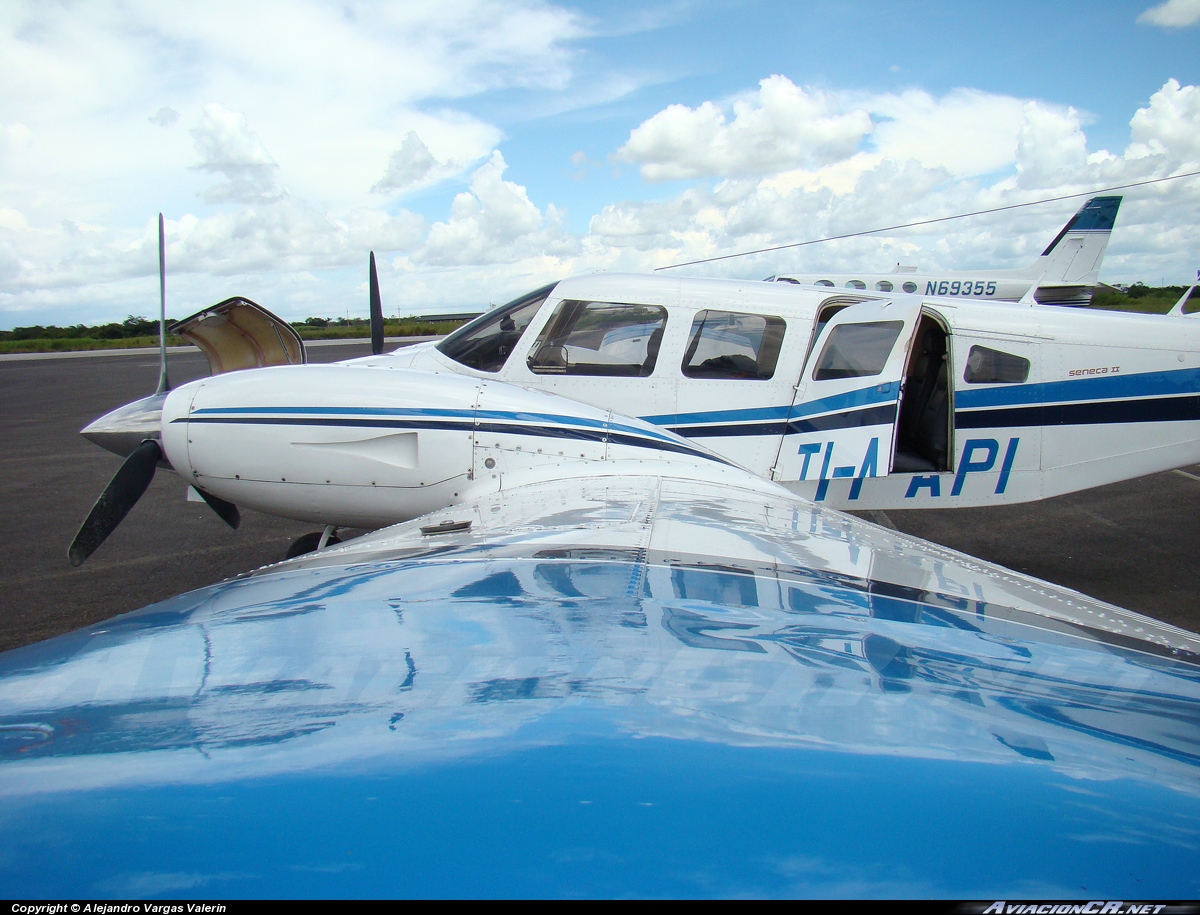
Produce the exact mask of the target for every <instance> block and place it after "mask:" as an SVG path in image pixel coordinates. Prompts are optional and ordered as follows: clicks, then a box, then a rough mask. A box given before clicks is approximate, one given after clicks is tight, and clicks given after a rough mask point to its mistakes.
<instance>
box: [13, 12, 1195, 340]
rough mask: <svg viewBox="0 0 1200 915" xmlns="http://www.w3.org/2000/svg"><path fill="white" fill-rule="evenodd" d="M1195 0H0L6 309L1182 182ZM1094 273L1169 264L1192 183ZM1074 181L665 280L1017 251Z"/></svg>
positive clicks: (280, 283)
mask: <svg viewBox="0 0 1200 915" xmlns="http://www.w3.org/2000/svg"><path fill="white" fill-rule="evenodd" d="M1197 47H1200V0H1167V2H1162V3H1155V2H1153V0H1140V2H1135V0H1129V2H1119V0H1113V2H1104V0H1086V2H1080V0H1060V2H1056V3H1053V4H1045V3H1042V2H1040V0H1039V2H1025V0H1008V2H1005V3H1003V4H1000V3H961V2H958V3H954V2H934V0H908V2H892V0H862V2H850V0H841V2H832V0H829V2H826V0H808V2H805V0H793V2H789V3H781V2H774V3H772V2H738V3H735V2H720V0H713V2H703V3H702V2H688V0H667V2H658V0H639V2H625V0H605V2H576V3H569V2H568V3H549V2H544V3H543V2H532V0H497V2H484V0H439V2H438V3H436V4H435V3H400V2H375V0H363V2H356V0H345V2H340V3H332V2H329V3H326V2H313V0H289V2H272V0H259V2H255V3H253V4H247V3H243V2H228V3H226V2H193V3H173V2H164V0H154V2H151V0H124V2H118V0H88V2H86V3H81V2H73V0H72V2H53V0H35V2H23V0H6V2H5V3H4V4H2V5H0V329H9V328H12V327H14V326H29V325H34V324H58V325H67V324H74V323H85V324H95V323H101V322H105V321H120V320H123V319H124V318H125V317H127V316H129V315H139V316H142V315H144V316H153V315H155V314H157V310H158V263H157V253H158V251H157V249H158V244H157V218H158V213H159V212H162V213H163V214H164V217H165V221H166V260H167V303H168V304H167V310H168V314H169V315H172V316H175V317H183V316H184V315H186V314H191V313H193V312H195V311H198V310H200V309H202V308H203V307H205V306H206V305H211V304H213V303H215V302H218V301H221V300H222V299H225V298H228V297H230V296H233V295H241V296H246V297H249V298H251V299H253V300H255V301H257V302H259V303H260V304H262V305H263V306H265V307H267V308H269V309H270V310H272V311H275V312H276V313H278V314H280V315H282V316H283V317H285V318H288V319H290V320H303V319H304V318H306V317H309V316H322V317H359V316H365V315H366V313H367V287H366V281H367V258H368V252H369V251H372V250H373V251H375V253H376V256H377V257H378V259H379V269H380V285H381V287H382V292H383V301H384V310H385V312H386V313H388V314H396V315H408V314H429V313H436V312H447V311H451V312H452V311H463V310H479V309H481V308H485V307H487V306H488V305H494V304H499V303H501V302H505V301H507V300H509V299H511V298H513V297H515V296H517V295H519V294H521V293H522V292H525V291H527V290H529V289H533V288H535V287H537V286H540V285H543V284H544V283H547V282H551V281H553V280H555V279H559V278H562V277H566V276H571V275H576V274H584V273H593V272H596V271H636V272H644V271H650V270H653V269H655V268H660V267H666V266H669V265H672V264H676V263H679V262H683V261H692V260H696V259H699V258H705V257H713V256H717V255H722V254H730V253H736V252H742V251H750V250H753V249H757V248H763V247H769V246H774V245H782V244H787V243H789V242H799V241H806V240H809V239H814V238H823V237H826V236H831V235H840V234H844V233H849V232H856V231H862V230H867V229H872V228H877V227H880V226H888V225H895V224H898V223H906V222H912V221H917V220H922V219H931V218H935V217H941V216H949V215H955V214H959V213H967V212H972V211H976V210H981V209H987V208H991V207H999V206H1005V205H1009V204H1014V203H1025V202H1029V201H1041V200H1047V199H1049V198H1053V197H1060V196H1064V195H1068V194H1077V193H1087V192H1089V191H1092V190H1098V189H1102V188H1107V187H1112V186H1115V185H1123V184H1131V183H1135V182H1140V181H1146V180H1150V179H1155V178H1163V177H1167V176H1171V175H1176V174H1181V173H1186V172H1193V171H1200V54H1197V53H1196V48H1197ZM1123 193H1124V195H1125V202H1124V204H1123V205H1122V208H1121V211H1120V214H1119V216H1118V219H1117V224H1116V228H1115V230H1114V232H1113V235H1112V239H1111V242H1110V244H1109V248H1108V255H1107V257H1106V259H1105V262H1104V265H1103V267H1102V269H1101V272H1100V278H1101V280H1102V281H1105V282H1110V283H1117V282H1127V283H1128V282H1135V281H1142V282H1146V283H1149V284H1152V285H1158V284H1160V283H1164V282H1165V283H1186V282H1190V280H1191V279H1192V278H1193V277H1194V276H1195V275H1196V270H1197V268H1200V178H1197V177H1192V178H1183V179H1180V180H1174V181H1166V182H1160V183H1157V184H1152V185H1147V186H1144V187H1140V188H1134V189H1130V190H1128V191H1125V192H1123ZM1083 199H1084V198H1079V199H1075V200H1066V201H1058V202H1052V203H1046V204H1044V205H1041V206H1035V207H1026V208H1021V209H1015V210H1008V211H1005V212H1003V213H997V214H991V215H986V216H976V217H971V218H966V219H961V220H955V221H952V222H948V223H939V224H936V225H933V226H926V227H921V228H915V229H906V230H900V231H896V232H892V233H887V234H880V235H872V236H866V237H861V238H855V239H850V240H846V241H834V242H830V243H827V244H818V245H812V246H809V247H804V248H798V249H792V250H790V251H777V252H772V253H767V254H757V255H752V256H748V257H740V258H735V259H731V260H724V261H720V262H717V263H713V264H707V265H701V266H695V267H688V268H683V269H680V270H677V272H679V273H681V274H687V275H700V276H734V277H744V278H755V279H761V278H763V277H766V276H769V275H772V274H775V273H781V272H807V271H830V272H846V271H854V270H863V271H868V270H869V271H880V270H887V269H890V268H891V267H892V266H893V265H894V264H896V263H903V264H905V265H911V266H917V267H920V268H927V269H961V270H978V269H983V268H987V267H996V268H1005V267H1018V266H1024V265H1025V264H1027V263H1029V262H1031V261H1032V260H1033V258H1034V257H1036V256H1037V254H1039V253H1040V251H1041V250H1042V248H1044V247H1045V245H1046V244H1047V243H1048V242H1049V241H1050V239H1052V238H1053V237H1054V235H1055V233H1056V232H1057V230H1058V229H1059V228H1060V227H1061V226H1062V224H1063V223H1065V221H1066V220H1067V219H1068V218H1069V217H1070V215H1071V214H1072V213H1073V212H1074V211H1075V210H1076V209H1077V208H1078V207H1079V205H1080V204H1081V203H1082V200H1083Z"/></svg>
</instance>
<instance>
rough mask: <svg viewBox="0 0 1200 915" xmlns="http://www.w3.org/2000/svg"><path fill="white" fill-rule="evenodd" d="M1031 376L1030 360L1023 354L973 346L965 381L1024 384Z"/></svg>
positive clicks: (964, 374)
mask: <svg viewBox="0 0 1200 915" xmlns="http://www.w3.org/2000/svg"><path fill="white" fill-rule="evenodd" d="M1028 378H1029V360H1028V359H1026V358H1024V357H1023V356H1014V355H1013V354H1012V353H1005V352H1001V351H1000V350H998V349H989V348H988V347H986V346H972V347H971V351H970V352H969V353H968V354H967V367H966V369H965V370H964V371H963V381H965V382H967V384H1024V383H1025V381H1026V380H1027V379H1028Z"/></svg>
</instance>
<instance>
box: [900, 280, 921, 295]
mask: <svg viewBox="0 0 1200 915" xmlns="http://www.w3.org/2000/svg"><path fill="white" fill-rule="evenodd" d="M901 288H902V289H903V290H904V291H905V292H907V293H908V294H909V295H912V294H913V293H914V292H916V291H917V284H916V283H914V282H912V281H911V280H910V281H909V282H907V283H905V284H904V285H903V286H902V287H901Z"/></svg>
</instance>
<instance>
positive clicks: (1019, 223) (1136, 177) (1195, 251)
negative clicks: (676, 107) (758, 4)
mask: <svg viewBox="0 0 1200 915" xmlns="http://www.w3.org/2000/svg"><path fill="white" fill-rule="evenodd" d="M826 98H827V100H829V101H828V105H829V110H842V111H847V110H854V109H861V110H865V111H868V112H869V113H870V114H871V115H872V118H873V120H874V121H875V124H876V126H875V130H874V132H873V133H872V135H871V136H870V137H869V138H868V148H866V149H860V150H858V151H856V152H854V153H853V154H851V155H847V156H845V157H843V158H842V159H840V160H838V161H834V162H831V163H828V164H825V165H821V166H818V167H810V168H798V169H791V170H784V171H779V172H777V173H775V174H769V175H765V176H762V177H739V176H737V175H736V174H734V175H732V176H724V177H722V176H717V178H718V180H716V181H715V182H713V183H711V184H708V185H706V184H705V183H704V182H703V181H698V182H696V183H695V184H694V185H693V186H692V187H689V188H687V189H686V190H684V191H683V192H681V193H680V194H678V195H676V196H674V197H672V198H669V199H666V200H662V199H659V200H652V201H636V200H631V201H624V202H621V203H613V204H610V205H608V206H605V207H604V208H602V209H601V211H600V212H599V213H597V214H596V215H595V216H594V217H593V218H592V220H591V223H590V226H589V235H588V237H587V239H585V246H584V247H585V250H586V249H589V248H595V247H599V248H601V249H608V250H610V251H611V250H615V251H621V252H624V254H623V259H624V260H625V262H630V261H632V262H634V263H636V264H637V265H638V268H639V269H649V268H651V267H655V266H661V265H663V264H668V263H678V262H683V261H690V260H694V259H698V258H704V257H712V256H716V255H722V254H727V253H733V252H736V251H745V250H749V249H753V248H759V247H769V246H773V245H779V244H786V243H788V242H794V241H800V240H805V239H810V238H822V237H830V236H836V235H841V234H846V233H852V232H856V231H862V230H864V229H871V228H876V227H879V226H886V225H889V224H896V223H903V222H909V221H916V220H920V219H927V218H930V217H935V216H946V215H952V214H955V213H963V212H970V211H973V210H981V209H987V208H990V207H996V206H1004V205H1006V204H1012V203H1023V202H1026V201H1029V200H1036V199H1038V198H1048V197H1055V196H1059V195H1061V194H1070V193H1073V192H1078V191H1080V190H1084V191H1086V190H1087V189H1089V188H1099V187H1104V186H1108V185H1117V184H1122V183H1131V182H1137V181H1143V180H1146V179H1151V178H1159V177H1165V176H1167V175H1171V174H1175V173H1179V172H1185V171H1191V170H1195V169H1197V168H1200V88H1198V87H1193V86H1183V87H1181V86H1180V85H1179V84H1178V83H1177V82H1176V81H1175V80H1170V81H1168V82H1167V83H1166V84H1165V85H1164V86H1163V87H1162V89H1160V90H1159V91H1158V92H1156V93H1154V95H1153V96H1152V97H1151V98H1150V100H1149V103H1148V104H1147V105H1146V106H1145V107H1143V108H1141V109H1139V110H1138V111H1137V112H1136V113H1135V114H1134V116H1133V118H1132V119H1131V121H1130V141H1131V142H1130V144H1129V146H1128V148H1127V149H1126V151H1125V153H1124V154H1123V155H1120V154H1114V153H1111V152H1109V151H1107V150H1095V151H1090V150H1089V148H1088V143H1087V136H1086V132H1085V128H1086V121H1087V118H1086V116H1085V115H1084V114H1083V113H1082V112H1080V111H1078V110H1077V109H1074V108H1071V107H1067V106H1059V105H1053V104H1049V103H1046V102H1044V101H1040V100H1034V99H1018V98H1014V97H1008V96H997V95H992V94H989V93H983V92H978V91H974V90H955V91H954V92H951V93H949V94H947V95H946V96H943V97H940V98H937V97H932V96H930V95H928V94H926V93H923V92H920V91H910V92H906V93H902V94H897V95H879V96H868V95H864V94H861V93H857V94H849V93H847V94H845V97H841V95H840V94H839V93H836V92H828V93H826ZM839 106H840V107H839ZM701 108H703V106H701ZM690 110H700V109H690ZM653 120H654V119H653V118H651V119H650V121H651V122H652V121H653ZM648 123H649V122H648ZM975 127H979V128H980V129H974V128H975ZM955 128H957V130H956V129H955ZM922 137H924V138H925V140H924V142H922V139H921V138H922ZM1080 202H1081V201H1074V202H1066V203H1063V204H1060V205H1059V206H1058V208H1055V207H1046V208H1035V209H1028V210H1016V211H1010V212H1007V213H998V214H994V215H990V216H983V217H976V218H973V219H970V220H964V221H962V222H952V223H942V224H939V225H936V226H932V227H927V228H924V229H914V230H908V231H905V232H898V233H895V234H893V235H887V234H885V235H874V236H867V237H861V238H855V239H849V240H846V241H840V242H834V243H830V244H824V245H818V246H813V247H806V248H800V249H792V250H786V251H781V252H776V253H773V254H764V255H761V256H757V257H751V258H746V259H738V260H732V261H724V262H718V263H711V264H706V265H703V266H701V267H698V268H694V269H693V270H692V272H698V273H701V274H708V275H712V274H714V273H718V274H729V275H742V276H744V275H747V274H748V273H750V274H751V275H753V274H754V273H758V274H759V275H767V274H770V273H776V272H784V271H789V270H792V271H795V270H808V269H813V270H817V269H825V270H831V271H839V272H840V271H848V270H855V269H868V268H873V269H887V268H888V267H889V266H891V265H892V264H895V263H897V262H903V263H914V262H915V263H918V264H920V265H921V266H926V267H931V268H938V269H954V268H969V267H972V266H974V265H979V266H997V267H1006V266H1019V265H1021V264H1023V263H1025V262H1026V261H1028V260H1031V259H1032V258H1033V257H1034V256H1035V255H1036V254H1037V253H1038V251H1039V250H1040V249H1041V247H1043V246H1044V245H1045V242H1046V241H1048V240H1049V238H1050V237H1052V236H1053V233H1054V231H1056V230H1057V228H1058V227H1059V226H1061V225H1062V221H1063V220H1064V219H1065V218H1066V216H1068V215H1070V212H1072V211H1073V208H1074V207H1077V206H1078V204H1079V203H1080ZM1060 210H1061V212H1060ZM1188 227H1190V228H1188ZM1197 230H1200V181H1196V180H1195V179H1185V180H1182V181H1179V182H1178V183H1172V184H1164V185H1158V186H1153V187H1149V188H1146V189H1145V190H1140V191H1138V192H1137V193H1136V194H1130V195H1128V197H1127V199H1126V203H1125V206H1124V207H1123V208H1122V211H1121V216H1120V219H1119V231H1118V232H1117V233H1115V234H1114V236H1113V242H1112V244H1111V245H1110V248H1109V257H1108V259H1107V260H1106V274H1107V275H1109V276H1114V277H1122V276H1124V277H1125V278H1130V279H1136V278H1137V276H1138V275H1139V274H1138V273H1132V275H1131V271H1146V274H1149V272H1150V271H1153V272H1154V275H1159V276H1161V275H1162V274H1163V273H1168V272H1172V270H1174V269H1175V268H1170V269H1164V268H1163V266H1162V265H1163V264H1164V263H1165V262H1166V261H1168V260H1169V261H1174V260H1178V261H1179V264H1180V265H1185V264H1190V263H1191V262H1192V261H1193V260H1197V259H1200V247H1198V245H1197V242H1196V240H1195V239H1194V238H1193V239H1189V238H1188V237H1187V236H1188V233H1189V232H1195V231H1197ZM1153 251H1158V252H1160V254H1159V257H1160V258H1165V260H1157V261H1155V260H1152V259H1149V258H1148V257H1147V255H1148V254H1149V253H1150V252H1153ZM1153 263H1157V264H1159V266H1158V267H1153V266H1150V265H1151V264H1153Z"/></svg>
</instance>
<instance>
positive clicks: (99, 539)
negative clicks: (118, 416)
mask: <svg viewBox="0 0 1200 915" xmlns="http://www.w3.org/2000/svg"><path fill="white" fill-rule="evenodd" d="M162 456H163V451H162V447H161V446H160V445H159V444H158V442H156V441H153V440H148V441H144V442H142V443H141V444H140V445H138V447H137V448H135V449H134V450H133V451H132V452H131V453H130V455H129V457H127V458H125V463H124V464H122V465H121V469H120V470H118V471H117V473H116V475H115V476H114V477H113V478H112V480H111V481H110V482H109V484H108V486H106V487H105V488H104V492H102V493H100V498H99V499H97V500H96V504H95V505H93V506H92V510H91V511H90V512H89V513H88V516H87V518H86V519H85V520H84V522H83V524H82V525H81V526H80V528H79V533H78V534H76V535H75V539H74V540H73V541H72V542H71V548H70V549H69V550H67V557H68V558H69V559H70V560H71V565H73V566H78V565H82V564H83V562H84V560H85V559H87V558H88V557H89V556H91V555H92V553H94V552H95V551H96V548H97V547H98V546H100V544H102V543H103V542H104V541H105V539H106V538H107V537H108V535H109V534H111V533H112V532H113V531H114V530H115V529H116V527H117V525H118V524H120V523H121V520H122V519H123V518H124V517H125V516H126V515H127V514H129V509H131V508H133V506H134V505H136V504H137V500H138V499H140V498H141V497H142V493H144V492H145V491H146V487H147V486H149V485H150V481H151V480H153V479H154V469H155V467H157V466H158V462H159V461H160V460H161V459H162Z"/></svg>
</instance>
